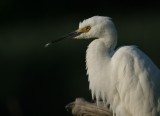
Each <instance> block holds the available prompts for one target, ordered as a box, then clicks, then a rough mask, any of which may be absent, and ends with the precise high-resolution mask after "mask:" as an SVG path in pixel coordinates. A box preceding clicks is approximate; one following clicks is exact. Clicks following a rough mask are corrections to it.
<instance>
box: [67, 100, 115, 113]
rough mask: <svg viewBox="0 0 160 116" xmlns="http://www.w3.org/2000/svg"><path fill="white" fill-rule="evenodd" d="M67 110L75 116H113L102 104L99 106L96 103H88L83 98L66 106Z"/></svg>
mask: <svg viewBox="0 0 160 116" xmlns="http://www.w3.org/2000/svg"><path fill="white" fill-rule="evenodd" d="M66 109H67V110H68V111H71V112H72V114H73V115H74V116H113V115H112V112H111V111H110V110H109V109H108V108H107V107H104V105H103V104H102V103H100V104H99V105H98V106H97V105H96V103H90V102H87V101H85V100H84V99H83V98H76V100H75V101H74V102H72V103H70V104H68V105H67V106H66Z"/></svg>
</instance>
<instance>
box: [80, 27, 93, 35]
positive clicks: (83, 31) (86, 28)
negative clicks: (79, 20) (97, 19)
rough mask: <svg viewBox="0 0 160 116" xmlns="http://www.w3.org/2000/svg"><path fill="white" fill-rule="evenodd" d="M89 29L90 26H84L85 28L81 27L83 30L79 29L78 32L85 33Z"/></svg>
mask: <svg viewBox="0 0 160 116" xmlns="http://www.w3.org/2000/svg"><path fill="white" fill-rule="evenodd" d="M90 29H91V27H90V26H86V27H83V28H81V29H79V32H81V33H87V32H88V31H89V30H90Z"/></svg>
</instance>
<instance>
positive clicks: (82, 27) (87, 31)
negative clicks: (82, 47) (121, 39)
mask: <svg viewBox="0 0 160 116" xmlns="http://www.w3.org/2000/svg"><path fill="white" fill-rule="evenodd" d="M106 36H115V37H117V33H116V29H115V26H114V24H113V23H112V21H111V18H110V17H103V16H93V17H91V18H88V19H86V20H84V21H82V22H80V23H79V28H78V29H77V30H76V31H73V32H72V33H69V34H67V35H66V36H63V37H61V38H58V39H56V40H54V41H51V42H50V43H48V44H46V46H48V45H50V44H52V43H55V42H58V41H61V40H63V39H67V38H73V39H90V38H103V37H106Z"/></svg>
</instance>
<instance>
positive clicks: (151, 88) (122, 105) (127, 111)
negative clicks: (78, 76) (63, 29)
mask: <svg viewBox="0 0 160 116" xmlns="http://www.w3.org/2000/svg"><path fill="white" fill-rule="evenodd" d="M88 26H89V27H90V29H89V30H88V31H84V29H85V28H86V27H88ZM82 30H83V31H82ZM77 32H81V34H80V35H78V36H76V39H82V38H84V39H89V38H97V39H95V40H93V41H92V42H91V43H90V45H89V46H88V49H87V54H86V67H87V74H88V80H89V88H90V89H91V92H92V97H93V98H96V100H97V103H98V101H99V100H103V102H104V104H106V105H107V104H110V107H111V110H112V111H113V112H114V114H116V116H159V115H160V70H159V69H158V68H157V66H156V65H155V64H154V63H153V62H152V61H151V60H150V58H149V57H148V56H146V55H145V54H144V53H143V52H142V51H141V50H139V49H138V48H137V47H136V46H123V47H120V48H119V49H117V50H116V51H115V46H116V44H117V33H116V29H115V26H114V24H113V22H112V21H111V19H110V18H109V17H102V16H94V17H91V18H89V19H87V20H84V21H83V22H81V23H80V24H79V30H78V31H77Z"/></svg>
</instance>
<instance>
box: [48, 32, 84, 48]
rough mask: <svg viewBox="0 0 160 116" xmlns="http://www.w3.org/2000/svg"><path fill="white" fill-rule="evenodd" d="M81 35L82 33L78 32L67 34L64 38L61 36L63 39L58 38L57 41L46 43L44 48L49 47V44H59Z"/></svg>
mask: <svg viewBox="0 0 160 116" xmlns="http://www.w3.org/2000/svg"><path fill="white" fill-rule="evenodd" d="M81 33H82V32H79V31H78V30H76V31H73V32H71V33H69V34H67V35H65V36H63V37H60V38H58V39H55V40H53V41H51V42H49V43H47V44H46V45H45V47H48V46H49V45H51V44H53V43H56V42H59V41H61V40H64V39H67V38H74V37H76V36H78V35H80V34H81Z"/></svg>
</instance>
